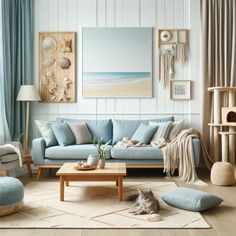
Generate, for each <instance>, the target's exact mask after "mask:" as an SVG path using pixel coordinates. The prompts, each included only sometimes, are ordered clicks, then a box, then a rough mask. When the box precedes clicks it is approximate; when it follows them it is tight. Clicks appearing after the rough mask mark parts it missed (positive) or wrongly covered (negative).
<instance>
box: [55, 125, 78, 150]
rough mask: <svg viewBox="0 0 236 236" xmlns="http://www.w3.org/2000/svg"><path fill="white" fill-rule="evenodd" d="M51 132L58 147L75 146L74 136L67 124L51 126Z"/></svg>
mask: <svg viewBox="0 0 236 236" xmlns="http://www.w3.org/2000/svg"><path fill="white" fill-rule="evenodd" d="M52 130H53V132H54V134H55V136H56V139H57V142H58V143H59V145H60V146H68V145H71V144H75V136H74V135H73V133H72V131H71V129H70V127H69V125H68V124H67V123H65V122H60V123H59V122H57V123H55V124H53V125H52Z"/></svg>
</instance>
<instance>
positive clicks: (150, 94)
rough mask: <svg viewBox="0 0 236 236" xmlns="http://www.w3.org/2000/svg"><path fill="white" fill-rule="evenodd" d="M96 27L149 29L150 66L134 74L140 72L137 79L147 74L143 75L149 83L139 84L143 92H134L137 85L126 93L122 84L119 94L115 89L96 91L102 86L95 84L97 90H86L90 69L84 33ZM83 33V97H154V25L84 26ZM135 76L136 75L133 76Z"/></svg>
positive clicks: (105, 28) (107, 28)
mask: <svg viewBox="0 0 236 236" xmlns="http://www.w3.org/2000/svg"><path fill="white" fill-rule="evenodd" d="M94 29H96V30H114V31H115V30H126V31H127V30H139V31H140V30H142V29H143V30H145V29H146V30H148V31H149V38H148V39H149V41H148V48H149V51H148V53H147V54H148V63H149V66H148V67H149V69H148V70H147V71H145V72H133V73H134V74H135V73H140V74H138V75H137V77H136V79H138V78H140V79H141V78H142V76H146V77H143V78H144V79H147V80H148V82H147V83H148V85H146V84H145V86H139V88H140V90H142V91H141V93H139V92H138V91H137V94H134V93H135V92H134V91H135V86H134V88H132V89H127V90H128V91H129V92H126V93H125V92H124V90H123V89H122V86H120V87H119V86H118V89H117V91H122V92H120V93H119V94H117V93H118V92H115V93H114V90H113V93H111V92H110V93H109V92H108V93H102V94H101V92H96V90H98V89H100V87H99V86H97V87H96V85H94V87H96V90H94V91H95V92H94V91H93V93H90V95H89V94H88V92H86V87H87V84H86V82H85V81H86V79H87V78H85V76H86V73H89V72H88V69H87V68H86V67H87V66H85V63H86V60H85V54H86V51H85V48H84V45H85V43H86V37H85V36H84V35H85V31H86V30H94ZM81 35H82V47H81V54H82V57H81V59H82V60H81V61H82V63H81V80H82V97H83V98H152V97H153V28H152V27H142V28H140V27H84V28H82V29H81ZM94 38H95V37H94ZM96 38H97V37H96ZM106 51H107V50H106ZM105 73H110V72H109V71H105ZM116 73H123V72H121V71H118V70H116ZM124 73H131V72H129V71H126V72H124ZM142 73H143V74H142ZM133 78H135V77H133ZM122 82H123V81H122ZM143 82H144V81H143ZM106 86H107V91H108V90H110V89H112V87H109V86H108V84H107V85H106ZM146 87H147V89H146ZM145 89H146V90H145ZM111 91H112V90H111ZM122 93H123V94H122ZM129 93H130V94H129ZM132 93H133V94H132ZM91 94H92V95H91Z"/></svg>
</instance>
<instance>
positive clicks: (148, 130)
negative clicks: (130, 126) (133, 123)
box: [131, 123, 157, 144]
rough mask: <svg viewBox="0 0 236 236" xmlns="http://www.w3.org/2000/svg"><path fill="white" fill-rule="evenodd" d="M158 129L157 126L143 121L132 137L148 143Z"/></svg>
mask: <svg viewBox="0 0 236 236" xmlns="http://www.w3.org/2000/svg"><path fill="white" fill-rule="evenodd" d="M156 129H157V128H156V127H155V126H149V125H145V124H143V123H141V124H140V125H139V127H138V128H137V130H136V131H135V133H134V135H133V136H132V138H131V139H132V140H137V141H141V142H143V143H144V144H148V143H149V141H150V139H151V138H152V136H153V134H154V133H155V132H156Z"/></svg>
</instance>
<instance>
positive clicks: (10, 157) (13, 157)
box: [0, 153, 19, 163]
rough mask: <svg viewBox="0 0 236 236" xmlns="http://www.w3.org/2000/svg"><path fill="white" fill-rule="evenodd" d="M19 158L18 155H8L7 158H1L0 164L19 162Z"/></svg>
mask: <svg viewBox="0 0 236 236" xmlns="http://www.w3.org/2000/svg"><path fill="white" fill-rule="evenodd" d="M18 160H19V157H18V154H16V153H14V154H7V155H5V156H0V163H8V162H12V161H18Z"/></svg>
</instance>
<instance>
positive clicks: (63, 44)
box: [60, 39, 72, 52]
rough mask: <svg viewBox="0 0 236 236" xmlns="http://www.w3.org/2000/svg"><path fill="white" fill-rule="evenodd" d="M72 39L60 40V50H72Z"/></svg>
mask: <svg viewBox="0 0 236 236" xmlns="http://www.w3.org/2000/svg"><path fill="white" fill-rule="evenodd" d="M71 43H72V39H63V40H61V41H60V51H61V52H72V49H71Z"/></svg>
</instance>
